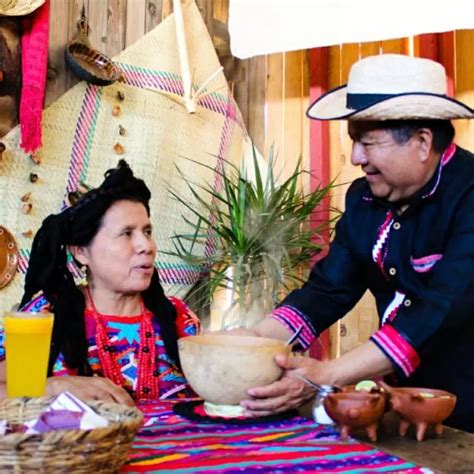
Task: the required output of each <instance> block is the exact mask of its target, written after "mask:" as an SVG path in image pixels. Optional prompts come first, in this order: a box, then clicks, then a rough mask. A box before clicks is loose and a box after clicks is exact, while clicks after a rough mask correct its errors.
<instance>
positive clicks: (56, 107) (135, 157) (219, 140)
mask: <svg viewBox="0 0 474 474" xmlns="http://www.w3.org/2000/svg"><path fill="white" fill-rule="evenodd" d="M183 16H184V22H185V27H186V34H187V45H188V54H189V61H190V68H191V71H192V74H193V87H194V89H195V90H197V89H198V88H199V86H200V85H201V84H202V83H203V82H204V81H205V80H206V79H207V78H208V77H210V76H211V75H212V74H213V73H214V72H215V71H216V70H217V69H218V68H219V62H218V59H217V56H216V53H215V50H214V47H213V45H212V41H211V38H210V37H209V34H208V31H207V29H206V26H205V24H204V22H203V20H202V18H201V15H200V13H199V11H198V9H197V7H196V5H195V3H194V2H192V3H187V4H186V5H185V6H184V8H183ZM177 51H178V49H177V42H176V33H175V20H174V17H173V15H171V16H169V17H168V18H167V19H166V20H164V21H163V22H162V23H161V24H160V25H159V26H158V27H157V28H155V29H154V30H152V31H151V32H150V33H148V34H147V35H146V36H144V37H143V38H142V39H141V40H140V41H138V42H137V43H135V44H134V45H132V46H131V47H130V48H128V49H126V50H125V51H123V52H122V53H121V54H119V55H118V56H117V57H116V58H114V59H115V61H116V63H117V64H118V65H119V67H120V68H121V70H122V71H123V77H122V79H121V81H120V82H117V83H115V84H113V85H111V86H108V87H98V86H92V85H88V84H86V83H84V82H81V83H79V84H77V85H76V86H75V87H74V88H72V89H71V90H70V91H68V92H67V93H66V94H65V95H64V96H62V97H61V98H60V99H59V100H58V101H57V102H55V103H54V104H53V105H52V106H50V107H49V108H48V109H47V110H45V111H44V114H43V147H42V149H41V150H40V151H39V153H38V154H37V157H38V158H39V159H40V160H41V163H40V164H39V165H38V164H35V163H34V162H33V160H32V159H31V157H30V156H29V155H25V154H24V153H23V152H22V151H21V150H20V148H19V146H18V144H19V129H18V128H16V129H14V130H12V131H11V132H10V133H9V134H8V135H7V136H6V137H5V139H4V140H3V142H4V143H5V145H6V146H7V150H6V151H5V153H4V154H3V159H2V161H0V224H1V225H3V226H5V227H6V228H8V229H9V230H10V231H11V232H12V233H13V234H14V235H15V237H16V239H17V242H18V246H19V249H20V263H19V273H20V275H16V277H15V279H14V281H13V282H12V283H11V284H10V285H9V286H7V287H6V288H4V289H3V290H2V291H1V293H0V310H2V311H4V310H6V309H9V308H10V307H11V306H12V305H13V304H14V303H16V302H18V301H19V299H20V297H21V293H22V287H23V277H24V273H25V271H26V268H27V265H28V258H29V250H30V247H31V243H32V237H31V235H30V236H28V235H24V234H28V233H29V231H32V233H33V235H34V232H35V231H36V230H37V229H38V228H39V226H40V225H41V222H42V220H43V219H44V218H45V217H46V216H47V215H48V214H50V213H53V212H58V211H59V210H61V208H63V206H64V205H65V202H66V201H65V199H66V196H67V193H68V192H69V191H74V190H76V188H77V186H78V184H79V183H81V182H85V183H87V184H88V185H91V186H97V185H98V184H100V182H101V181H102V179H103V174H104V172H105V171H106V170H107V169H109V168H111V167H114V166H115V165H116V163H117V161H118V160H119V159H120V158H125V159H126V160H127V161H128V162H129V163H130V165H131V167H132V169H133V170H134V172H135V174H136V175H137V176H139V177H142V178H143V179H144V180H145V182H146V183H147V185H148V186H149V187H150V189H151V191H152V201H151V214H152V221H153V226H154V229H155V238H156V240H157V243H158V249H159V251H160V250H167V249H172V248H173V247H172V242H171V239H170V237H171V236H172V235H173V234H174V232H179V231H183V230H184V228H185V224H184V221H183V218H182V215H185V216H187V217H189V218H192V216H191V215H190V214H189V212H186V210H185V209H184V208H183V207H182V206H181V205H179V203H177V202H176V200H174V199H172V198H171V196H170V195H169V193H168V191H167V186H170V187H171V188H173V189H174V190H177V191H179V192H180V193H181V195H182V196H184V197H186V196H189V199H190V200H191V199H192V198H191V194H190V192H189V190H188V189H187V187H186V186H185V183H184V182H183V180H182V178H181V177H180V176H179V173H178V172H177V169H176V166H175V165H177V166H179V168H180V169H181V170H182V171H183V172H184V174H185V175H186V176H188V177H192V179H193V181H195V182H197V183H199V182H200V181H201V182H202V181H206V182H210V183H214V184H215V186H216V188H218V187H219V185H220V183H219V178H218V176H217V175H216V174H215V171H214V169H219V168H220V167H221V166H223V165H224V161H231V162H234V163H237V162H239V161H240V160H241V159H242V156H243V154H244V151H245V148H246V147H248V143H249V142H248V136H247V134H246V131H245V127H244V125H243V123H242V119H241V115H240V112H239V110H238V109H237V106H236V104H235V102H234V100H233V98H232V96H231V94H230V92H229V89H228V86H227V82H226V80H225V77H224V75H223V74H222V73H220V74H218V75H217V76H216V77H215V78H214V79H213V80H212V81H211V82H209V83H208V85H207V86H206V88H205V89H204V90H205V92H206V94H205V95H202V96H200V99H199V101H198V107H197V112H196V113H195V114H189V113H188V112H187V111H186V109H185V107H184V105H183V104H182V100H181V98H182V95H183V87H182V82H181V76H180V66H179V62H178V52H177ZM120 153H122V154H120ZM187 158H191V159H193V160H197V161H198V162H202V163H206V164H208V165H210V166H211V170H207V169H206V168H204V167H202V166H199V165H196V164H195V163H192V162H191V161H189V160H188V159H187ZM30 173H36V174H38V176H39V179H38V181H36V182H35V183H31V182H30V180H29V176H30ZM29 192H30V193H31V197H30V198H29V202H30V203H31V204H32V209H31V211H30V212H29V213H27V214H25V213H23V212H22V206H23V204H24V203H23V202H22V201H21V197H22V196H24V195H25V194H26V193H29ZM213 245H214V243H213V240H212V239H211V238H209V239H208V242H207V245H206V248H202V249H201V250H202V252H212V250H213ZM156 263H157V265H158V269H159V273H160V277H161V281H162V282H163V284H164V287H165V290H166V291H167V293H168V294H175V295H178V296H182V295H183V294H185V292H186V291H187V290H188V289H189V288H190V287H191V286H192V285H193V284H194V283H195V282H196V281H197V280H198V278H199V269H196V268H192V267H189V266H187V265H185V264H183V263H182V262H181V261H180V260H179V259H175V258H172V257H169V256H167V255H164V254H163V253H159V254H158V257H157V262H156Z"/></svg>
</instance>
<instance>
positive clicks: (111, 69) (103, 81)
mask: <svg viewBox="0 0 474 474" xmlns="http://www.w3.org/2000/svg"><path fill="white" fill-rule="evenodd" d="M88 32H89V27H88V24H87V18H86V13H85V9H84V7H83V8H82V13H81V18H80V20H79V21H78V22H77V36H76V39H74V40H73V41H72V42H70V43H68V45H67V46H66V50H65V57H66V62H67V64H68V65H69V66H70V67H71V69H72V70H73V72H74V74H76V76H77V77H79V79H82V80H84V81H87V82H89V83H90V84H95V85H97V86H108V85H109V84H112V83H113V82H115V81H116V80H117V79H119V78H120V70H119V68H118V67H117V66H116V65H115V64H114V63H113V61H112V60H111V59H110V58H108V57H107V56H106V55H105V54H102V53H101V52H100V51H97V50H96V49H94V48H93V47H92V46H91V44H90V41H89V38H88V36H87V34H88Z"/></svg>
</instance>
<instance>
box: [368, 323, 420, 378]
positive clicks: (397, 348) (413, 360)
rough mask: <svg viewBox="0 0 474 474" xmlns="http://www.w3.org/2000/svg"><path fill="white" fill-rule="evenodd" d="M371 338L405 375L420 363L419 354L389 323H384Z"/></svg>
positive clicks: (410, 372)
mask: <svg viewBox="0 0 474 474" xmlns="http://www.w3.org/2000/svg"><path fill="white" fill-rule="evenodd" d="M371 339H372V341H374V342H375V343H376V344H377V346H379V347H380V349H382V350H383V352H385V354H386V355H387V356H388V357H389V358H390V359H391V360H392V361H393V362H394V363H395V364H396V365H398V367H400V368H401V369H402V370H403V373H404V374H405V375H406V376H409V375H410V374H412V373H413V372H414V371H415V369H416V368H417V367H418V366H419V365H420V356H419V355H418V353H417V352H416V350H415V349H414V348H413V347H412V346H411V345H410V344H409V343H408V342H407V341H406V339H404V338H403V337H402V336H401V335H400V333H399V332H398V331H397V330H396V329H395V328H394V327H393V326H391V325H390V324H384V325H383V326H382V327H381V328H380V329H379V330H378V331H377V332H376V333H375V334H373V335H372V337H371Z"/></svg>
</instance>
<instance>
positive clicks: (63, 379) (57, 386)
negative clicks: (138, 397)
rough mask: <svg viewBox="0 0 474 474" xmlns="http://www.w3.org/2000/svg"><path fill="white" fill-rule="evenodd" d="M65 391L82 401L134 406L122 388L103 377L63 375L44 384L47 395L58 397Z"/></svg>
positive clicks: (49, 379) (50, 378) (51, 378)
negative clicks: (99, 401)
mask: <svg viewBox="0 0 474 474" xmlns="http://www.w3.org/2000/svg"><path fill="white" fill-rule="evenodd" d="M66 390H67V391H68V392H71V393H72V394H73V395H75V396H76V397H78V398H81V399H83V400H101V401H104V402H114V403H120V404H121V405H126V406H130V407H133V406H135V403H134V401H133V400H132V398H131V397H130V395H129V394H128V393H127V392H126V391H125V390H124V389H123V388H122V387H119V386H118V385H115V384H114V383H113V382H112V381H111V380H109V379H106V378H104V377H79V376H72V375H65V376H58V377H49V378H48V380H47V384H46V392H47V394H48V395H59V394H60V393H61V392H64V391H66Z"/></svg>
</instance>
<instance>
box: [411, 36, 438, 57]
mask: <svg viewBox="0 0 474 474" xmlns="http://www.w3.org/2000/svg"><path fill="white" fill-rule="evenodd" d="M415 44H416V48H415V56H417V57H419V58H426V59H432V60H433V61H438V35H437V34H436V33H430V34H425V35H418V36H416V37H415Z"/></svg>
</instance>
